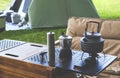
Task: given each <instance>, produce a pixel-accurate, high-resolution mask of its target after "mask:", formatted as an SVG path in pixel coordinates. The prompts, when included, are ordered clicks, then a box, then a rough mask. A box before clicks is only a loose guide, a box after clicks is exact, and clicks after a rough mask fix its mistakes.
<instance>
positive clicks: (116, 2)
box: [92, 0, 120, 19]
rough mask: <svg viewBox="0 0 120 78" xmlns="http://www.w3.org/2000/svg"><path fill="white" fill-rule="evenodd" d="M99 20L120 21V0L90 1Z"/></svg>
mask: <svg viewBox="0 0 120 78" xmlns="http://www.w3.org/2000/svg"><path fill="white" fill-rule="evenodd" d="M92 1H93V2H94V5H95V6H96V9H97V11H98V13H99V15H100V17H101V18H111V19H120V0H92Z"/></svg>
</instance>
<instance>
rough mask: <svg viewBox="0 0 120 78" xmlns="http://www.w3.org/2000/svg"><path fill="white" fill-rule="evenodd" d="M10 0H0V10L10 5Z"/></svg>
mask: <svg viewBox="0 0 120 78" xmlns="http://www.w3.org/2000/svg"><path fill="white" fill-rule="evenodd" d="M11 2H12V0H0V10H5V9H7V8H8V7H9V6H10V3H11Z"/></svg>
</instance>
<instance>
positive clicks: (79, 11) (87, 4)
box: [28, 0, 99, 28]
mask: <svg viewBox="0 0 120 78" xmlns="http://www.w3.org/2000/svg"><path fill="white" fill-rule="evenodd" d="M72 16H75V17H99V15H98V13H97V11H96V9H95V7H94V5H93V3H92V1H91V0H32V2H31V5H30V7H29V9H28V17H29V22H30V25H31V26H32V28H38V27H41V28H45V27H63V26H66V25H67V20H68V18H70V17H72Z"/></svg>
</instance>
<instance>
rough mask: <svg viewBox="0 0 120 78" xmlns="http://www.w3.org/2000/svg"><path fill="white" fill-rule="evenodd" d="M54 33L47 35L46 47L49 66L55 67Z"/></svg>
mask: <svg viewBox="0 0 120 78" xmlns="http://www.w3.org/2000/svg"><path fill="white" fill-rule="evenodd" d="M54 34H55V33H54V32H48V33H47V46H48V57H49V59H48V60H49V65H50V66H54V65H55V43H54V41H55V40H54Z"/></svg>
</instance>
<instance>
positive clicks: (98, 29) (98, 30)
mask: <svg viewBox="0 0 120 78" xmlns="http://www.w3.org/2000/svg"><path fill="white" fill-rule="evenodd" d="M89 23H96V24H98V28H97V32H98V33H99V32H100V22H97V21H88V22H87V23H86V28H85V32H86V31H87V29H88V24H89Z"/></svg>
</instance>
